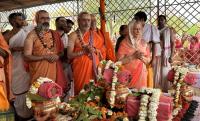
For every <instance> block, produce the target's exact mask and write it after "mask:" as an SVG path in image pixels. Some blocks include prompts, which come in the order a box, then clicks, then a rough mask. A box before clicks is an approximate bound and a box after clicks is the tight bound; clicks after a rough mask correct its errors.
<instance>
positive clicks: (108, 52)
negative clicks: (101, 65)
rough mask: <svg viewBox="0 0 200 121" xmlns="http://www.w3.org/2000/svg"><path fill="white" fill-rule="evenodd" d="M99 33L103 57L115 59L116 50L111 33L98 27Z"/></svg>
mask: <svg viewBox="0 0 200 121" xmlns="http://www.w3.org/2000/svg"><path fill="white" fill-rule="evenodd" d="M97 34H98V35H99V37H100V39H99V40H101V42H102V43H101V44H99V46H100V51H101V53H102V56H103V59H104V60H112V61H115V60H116V58H115V52H114V48H113V44H112V40H111V39H110V37H109V33H108V32H106V33H103V32H102V31H101V30H100V29H97Z"/></svg>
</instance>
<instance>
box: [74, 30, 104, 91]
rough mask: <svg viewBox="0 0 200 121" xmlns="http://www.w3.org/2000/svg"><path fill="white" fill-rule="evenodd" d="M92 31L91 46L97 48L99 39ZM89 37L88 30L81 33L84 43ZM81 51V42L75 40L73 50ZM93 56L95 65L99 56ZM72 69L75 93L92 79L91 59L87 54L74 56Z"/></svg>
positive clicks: (87, 41) (99, 42)
mask: <svg viewBox="0 0 200 121" xmlns="http://www.w3.org/2000/svg"><path fill="white" fill-rule="evenodd" d="M92 33H93V46H94V47H95V48H97V47H98V46H99V44H101V41H99V40H98V38H99V36H98V35H97V33H95V32H92ZM89 39H90V32H86V33H85V34H84V35H83V41H84V43H89ZM79 51H82V47H81V43H80V42H78V43H77V41H76V43H75V45H74V52H79ZM94 55H95V56H94V57H95V64H96V66H97V65H98V64H99V57H98V56H97V55H96V54H94ZM72 70H73V77H74V91H75V95H77V94H78V93H79V92H80V90H81V89H83V87H84V85H85V84H88V83H89V82H90V79H94V78H95V77H94V76H95V75H94V72H93V61H92V59H91V58H89V57H88V55H82V56H78V57H76V58H74V59H73V60H72Z"/></svg>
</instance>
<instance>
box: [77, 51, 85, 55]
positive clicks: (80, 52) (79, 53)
mask: <svg viewBox="0 0 200 121" xmlns="http://www.w3.org/2000/svg"><path fill="white" fill-rule="evenodd" d="M76 54H77V56H81V55H83V54H84V51H79V52H77V53H76Z"/></svg>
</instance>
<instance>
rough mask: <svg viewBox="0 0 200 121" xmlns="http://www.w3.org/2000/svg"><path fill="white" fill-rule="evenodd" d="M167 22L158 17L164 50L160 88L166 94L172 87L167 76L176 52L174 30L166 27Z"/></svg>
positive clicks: (162, 16) (164, 18) (163, 17)
mask: <svg viewBox="0 0 200 121" xmlns="http://www.w3.org/2000/svg"><path fill="white" fill-rule="evenodd" d="M166 22H167V21H166V17H165V16H164V15H160V16H159V17H158V29H159V30H160V40H161V48H162V54H161V55H162V56H161V62H162V63H161V80H160V86H161V88H162V90H163V91H165V92H167V90H168V89H169V87H170V84H169V82H168V80H167V74H168V72H169V71H170V69H171V65H170V62H171V59H172V56H173V51H174V34H173V30H172V29H171V28H169V27H168V26H166Z"/></svg>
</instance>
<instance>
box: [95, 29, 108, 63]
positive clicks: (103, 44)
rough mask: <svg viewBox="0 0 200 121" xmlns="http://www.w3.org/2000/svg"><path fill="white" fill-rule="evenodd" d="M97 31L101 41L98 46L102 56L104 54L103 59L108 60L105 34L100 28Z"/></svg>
mask: <svg viewBox="0 0 200 121" xmlns="http://www.w3.org/2000/svg"><path fill="white" fill-rule="evenodd" d="M95 32H96V33H97V38H98V41H100V42H99V44H98V45H97V47H96V48H97V49H99V50H100V52H101V56H102V58H101V59H102V60H106V46H105V41H104V37H103V34H102V32H101V31H100V30H99V29H97V31H95Z"/></svg>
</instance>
